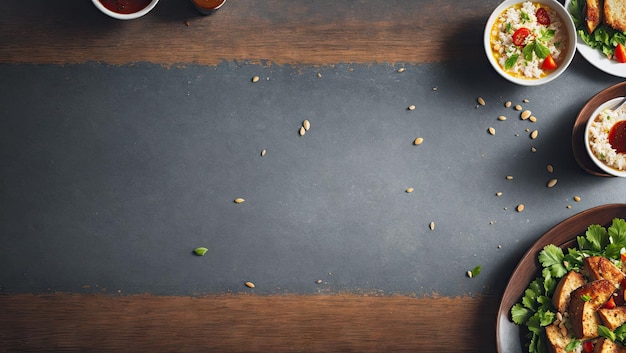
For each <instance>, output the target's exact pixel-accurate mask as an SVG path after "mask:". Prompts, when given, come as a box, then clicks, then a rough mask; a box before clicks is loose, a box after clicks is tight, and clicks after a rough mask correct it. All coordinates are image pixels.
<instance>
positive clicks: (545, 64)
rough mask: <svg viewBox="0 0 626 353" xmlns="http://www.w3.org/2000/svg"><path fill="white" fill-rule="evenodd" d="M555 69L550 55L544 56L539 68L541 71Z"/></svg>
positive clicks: (554, 63)
mask: <svg viewBox="0 0 626 353" xmlns="http://www.w3.org/2000/svg"><path fill="white" fill-rule="evenodd" d="M556 67H557V65H556V62H555V61H554V58H553V57H552V55H548V56H546V58H545V59H543V64H541V68H542V69H543V70H554V69H556Z"/></svg>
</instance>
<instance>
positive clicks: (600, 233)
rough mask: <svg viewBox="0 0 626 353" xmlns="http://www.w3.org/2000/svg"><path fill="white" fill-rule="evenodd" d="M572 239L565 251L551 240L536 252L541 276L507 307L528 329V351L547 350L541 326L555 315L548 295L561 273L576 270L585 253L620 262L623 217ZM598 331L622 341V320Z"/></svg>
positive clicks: (625, 234)
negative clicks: (571, 243) (574, 245)
mask: <svg viewBox="0 0 626 353" xmlns="http://www.w3.org/2000/svg"><path fill="white" fill-rule="evenodd" d="M576 241H577V245H578V247H577V248H568V249H567V251H566V252H564V251H563V249H561V248H560V247H558V246H556V245H553V244H549V245H547V246H545V247H544V248H543V249H542V250H541V251H540V252H539V263H540V264H541V267H542V270H541V276H540V277H537V278H535V279H534V280H533V281H532V282H530V284H529V285H528V288H526V290H525V291H524V296H523V297H522V298H521V300H520V302H519V303H517V304H515V305H513V307H512V308H511V319H512V320H513V322H514V323H515V324H517V325H524V326H526V328H527V329H528V335H527V337H528V339H529V342H528V343H529V345H528V351H529V353H546V352H548V345H547V339H546V335H545V330H544V329H543V328H544V327H545V326H548V325H550V324H552V323H553V322H554V320H555V318H556V309H555V308H554V305H553V304H552V299H551V298H552V295H553V294H554V290H555V288H556V286H557V284H558V281H559V279H560V278H561V277H563V276H565V275H566V274H567V273H568V272H569V271H577V272H580V270H581V269H582V267H583V260H584V258H586V257H589V256H596V255H599V256H604V257H606V258H607V259H609V260H611V261H612V262H613V263H615V264H616V265H617V266H620V265H621V253H622V251H626V221H625V220H624V219H620V218H615V219H613V221H612V223H611V225H610V226H609V227H608V228H605V227H603V226H601V225H598V224H593V225H590V226H589V227H588V228H587V231H586V232H585V235H579V236H577V237H576ZM599 333H600V335H601V336H603V337H606V338H609V339H612V340H613V341H616V342H621V343H626V324H625V325H623V326H620V327H618V328H617V329H615V330H614V331H611V330H609V329H608V328H606V327H604V326H600V329H599ZM579 344H581V342H580V341H578V340H574V341H573V342H572V343H571V344H570V346H571V347H569V346H568V348H569V349H570V350H573V349H574V348H576V347H577V346H578V345H579Z"/></svg>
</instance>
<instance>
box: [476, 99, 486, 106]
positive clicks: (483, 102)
mask: <svg viewBox="0 0 626 353" xmlns="http://www.w3.org/2000/svg"><path fill="white" fill-rule="evenodd" d="M477 100H478V104H480V105H485V100H484V99H483V97H478V99H477Z"/></svg>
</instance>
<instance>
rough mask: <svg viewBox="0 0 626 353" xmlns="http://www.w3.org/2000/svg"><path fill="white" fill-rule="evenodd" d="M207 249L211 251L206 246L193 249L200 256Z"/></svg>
mask: <svg viewBox="0 0 626 353" xmlns="http://www.w3.org/2000/svg"><path fill="white" fill-rule="evenodd" d="M207 251H209V249H207V248H204V247H199V248H195V249H193V252H194V253H195V254H196V255H198V256H204V254H206V252H207Z"/></svg>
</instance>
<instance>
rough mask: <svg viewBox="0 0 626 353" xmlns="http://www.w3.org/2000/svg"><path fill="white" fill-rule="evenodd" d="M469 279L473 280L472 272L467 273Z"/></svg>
mask: <svg viewBox="0 0 626 353" xmlns="http://www.w3.org/2000/svg"><path fill="white" fill-rule="evenodd" d="M466 275H467V277H469V278H472V277H473V276H474V275H473V274H472V271H467V273H466Z"/></svg>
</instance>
